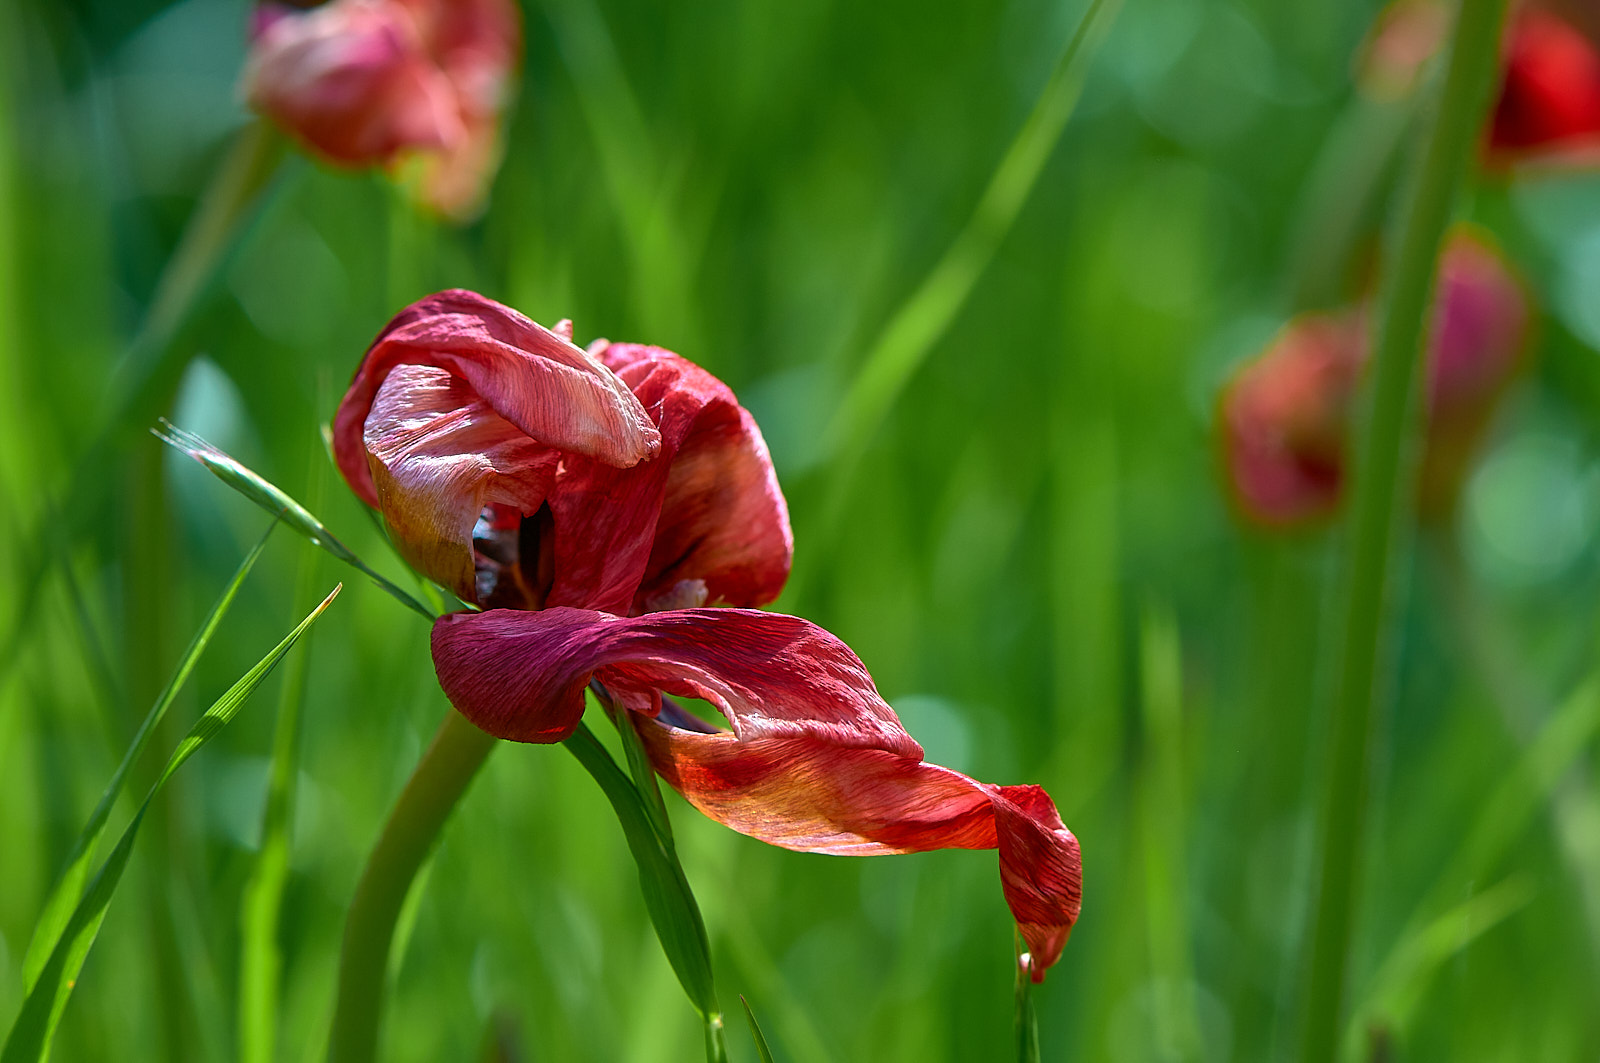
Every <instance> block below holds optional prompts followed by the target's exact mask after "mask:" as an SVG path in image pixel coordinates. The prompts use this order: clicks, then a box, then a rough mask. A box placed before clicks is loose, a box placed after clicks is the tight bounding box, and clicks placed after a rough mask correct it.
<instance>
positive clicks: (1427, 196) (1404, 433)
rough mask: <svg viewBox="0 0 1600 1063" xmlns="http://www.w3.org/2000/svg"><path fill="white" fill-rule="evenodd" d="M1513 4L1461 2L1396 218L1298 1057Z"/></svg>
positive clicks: (1318, 987)
mask: <svg viewBox="0 0 1600 1063" xmlns="http://www.w3.org/2000/svg"><path fill="white" fill-rule="evenodd" d="M1505 9H1506V0H1461V5H1460V9H1459V14H1458V17H1457V20H1456V27H1455V33H1454V38H1453V41H1452V44H1451V50H1450V60H1449V66H1448V68H1447V71H1446V74H1445V80H1444V85H1443V88H1442V90H1441V92H1440V94H1439V97H1438V101H1437V110H1436V112H1435V114H1434V116H1433V121H1432V122H1431V123H1430V124H1429V125H1428V127H1427V133H1426V140H1425V142H1424V145H1423V151H1422V156H1421V161H1420V166H1419V167H1418V169H1417V170H1416V172H1415V173H1414V174H1413V175H1412V179H1411V181H1410V183H1409V185H1408V187H1407V189H1406V198H1405V200H1404V201H1403V203H1402V206H1401V210H1400V212H1399V214H1398V218H1399V229H1398V240H1397V241H1396V243H1395V249H1394V252H1393V255H1392V257H1391V261H1390V263H1389V269H1388V270H1387V275H1386V277H1385V282H1384V293H1383V295H1384V298H1383V301H1382V309H1381V312H1380V316H1379V320H1378V331H1377V336H1376V343H1375V357H1374V363H1375V364H1374V366H1373V391H1372V398H1371V407H1370V410H1369V413H1368V417H1367V421H1366V424H1365V427H1364V429H1363V432H1362V435H1361V439H1360V454H1359V457H1358V462H1357V466H1356V472H1357V475H1356V482H1355V498H1354V506H1353V507H1352V510H1351V517H1350V525H1349V528H1348V536H1349V542H1348V550H1349V553H1348V555H1347V556H1348V562H1347V568H1346V578H1345V600H1344V603H1343V606H1344V608H1343V610H1342V615H1341V616H1340V618H1339V619H1340V639H1341V642H1340V644H1339V645H1338V646H1337V647H1336V649H1337V658H1336V660H1335V668H1334V677H1335V679H1334V682H1335V686H1334V690H1333V698H1332V702H1331V710H1332V719H1331V720H1330V739H1331V741H1330V745H1329V751H1328V755H1329V768H1328V772H1327V776H1326V786H1327V789H1326V791H1325V792H1324V798H1323V804H1322V810H1321V840H1322V850H1321V862H1322V866H1321V876H1320V889H1319V892H1318V896H1317V907H1316V914H1315V924H1314V927H1315V929H1314V930H1313V937H1312V946H1311V962H1310V968H1309V973H1308V977H1307V981H1306V985H1305V1008H1306V1024H1305V1027H1304V1031H1303V1040H1302V1044H1301V1048H1302V1052H1301V1056H1302V1058H1303V1059H1305V1060H1307V1061H1331V1060H1332V1059H1333V1058H1334V1055H1335V1052H1336V1051H1337V1048H1338V1041H1339V1038H1338V1033H1339V1024H1340V1022H1341V1019H1342V1016H1343V1014H1344V1005H1345V991H1346V986H1345V983H1346V980H1347V978H1346V976H1347V968H1348V954H1349V944H1350V928H1351V923H1352V912H1353V909H1354V901H1355V887H1356V883H1357V881H1358V879H1359V864H1360V859H1359V858H1360V854H1361V849H1362V839H1363V835H1364V833H1365V828H1366V803H1367V787H1368V774H1369V761H1370V759H1371V757H1370V750H1371V745H1372V720H1373V705H1374V703H1375V701H1376V692H1377V685H1378V682H1379V680H1380V676H1379V667H1378V666H1379V659H1380V655H1381V652H1382V650H1383V649H1384V647H1385V645H1386V642H1387V638H1388V633H1389V628H1390V624H1389V616H1390V608H1389V606H1390V601H1389V599H1390V593H1389V592H1390V583H1391V569H1392V568H1393V567H1395V566H1394V565H1393V561H1394V559H1395V555H1396V554H1397V553H1398V551H1397V550H1396V549H1395V546H1396V542H1397V540H1398V539H1399V538H1400V535H1399V533H1400V531H1401V529H1402V527H1403V525H1402V523H1401V521H1400V519H1399V518H1400V517H1401V516H1402V515H1403V513H1404V508H1405V507H1404V506H1403V505H1402V500H1403V499H1406V498H1409V497H1410V495H1411V488H1412V487H1413V485H1412V483H1411V482H1410V481H1411V479H1412V477H1410V476H1407V475H1403V471H1404V470H1405V469H1406V462H1405V458H1406V456H1407V451H1408V449H1409V447H1408V442H1409V439H1410V437H1411V436H1412V434H1413V431H1414V426H1415V421H1416V405H1417V399H1416V392H1417V386H1416V382H1417V378H1418V377H1419V376H1420V373H1419V372H1418V365H1419V363H1420V362H1421V361H1422V350H1423V340H1424V338H1425V336H1426V331H1427V330H1426V323H1427V320H1428V315H1429V309H1430V305H1431V296H1432V292H1433V283H1434V271H1435V263H1436V262H1437V260H1438V254H1439V245H1440V243H1441V241H1442V239H1443V236H1444V229H1445V225H1446V223H1447V222H1448V221H1449V218H1450V215H1451V212H1452V210H1453V209H1454V206H1455V201H1456V196H1457V193H1458V191H1459V189H1460V186H1461V180H1462V172H1463V171H1464V170H1465V168H1466V166H1467V163H1468V159H1469V156H1470V153H1471V151H1472V148H1473V145H1474V141H1475V137H1476V136H1477V131H1478V130H1479V129H1480V128H1481V124H1482V119H1483V112H1484V102H1485V98H1486V96H1487V92H1488V88H1489V85H1490V83H1491V80H1492V78H1493V76H1494V71H1495V61H1496V58H1497V55H1498V46H1499V39H1500V27H1501V24H1502V23H1503V22H1504V19H1505Z"/></svg>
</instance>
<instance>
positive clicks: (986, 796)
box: [433, 608, 1082, 980]
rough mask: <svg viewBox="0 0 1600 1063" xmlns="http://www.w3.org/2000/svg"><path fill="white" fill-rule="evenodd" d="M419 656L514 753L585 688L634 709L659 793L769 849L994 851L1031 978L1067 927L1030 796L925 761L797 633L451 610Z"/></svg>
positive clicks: (1067, 891) (734, 620)
mask: <svg viewBox="0 0 1600 1063" xmlns="http://www.w3.org/2000/svg"><path fill="white" fill-rule="evenodd" d="M433 656H434V665H435V668H436V670H437V672H438V675H439V682H440V685H441V686H442V687H443V688H444V691H445V693H446V695H448V696H449V698H450V700H451V703H452V704H454V705H455V707H456V708H457V709H458V710H460V711H461V712H462V713H463V714H464V715H466V716H467V718H468V719H470V720H472V721H473V722H474V723H476V724H477V725H478V726H479V727H482V728H483V729H484V730H486V731H488V732H489V733H490V734H493V735H496V736H497V737H501V738H509V739H513V740H516V741H528V742H553V741H559V740H561V739H562V738H564V737H566V736H567V735H568V734H570V733H571V732H572V730H573V728H575V727H576V726H577V722H578V720H579V718H580V717H581V716H582V713H583V691H584V688H585V686H586V685H587V684H588V682H589V681H590V680H591V679H596V680H598V681H599V682H600V683H602V684H603V685H604V686H605V688H606V689H607V690H608V691H609V692H611V693H612V695H613V696H615V697H616V698H617V701H618V703H619V704H621V705H623V706H625V707H627V708H630V709H632V710H633V711H634V713H635V714H636V726H637V728H638V730H639V733H640V735H641V737H642V738H643V740H644V743H645V746H646V749H647V750H648V751H649V753H650V757H651V760H652V762H653V763H654V764H655V766H656V770H657V771H658V772H660V774H661V776H662V777H663V778H664V779H666V780H667V782H669V783H670V784H672V785H673V786H674V787H675V788H677V789H678V790H679V791H680V792H681V793H682V794H683V795H684V797H685V798H687V799H688V800H689V801H690V802H691V803H692V804H694V805H695V806H696V807H697V808H699V809H700V810H701V811H702V812H704V813H706V814H707V815H708V816H711V817H712V818H713V819H716V820H718V821H719V822H722V823H725V824H727V825H728V826H730V827H732V828H733V829H735V830H738V831H740V832H741V833H744V834H748V835H750V836H751V837H755V838H759V839H761V840H763V841H767V842H771V843H772V844H774V845H781V846H784V847H786V848H790V849H799V850H805V851H810V852H822V853H833V854H838V855H857V856H864V855H876V854H888V853H908V852H922V851H927V850H932V849H949V848H956V849H998V850H999V854H1000V872H1001V885H1002V888H1003V890H1004V892H1005V896H1006V900H1007V903H1008V904H1009V905H1010V906H1011V909H1012V913H1013V915H1014V916H1015V917H1016V919H1017V923H1018V927H1019V929H1020V930H1021V932H1022V934H1023V935H1024V937H1025V939H1026V940H1027V942H1028V945H1029V949H1030V952H1031V954H1032V957H1033V963H1032V965H1031V970H1032V973H1033V977H1034V978H1035V979H1036V980H1038V979H1042V978H1043V976H1044V971H1045V970H1046V969H1047V968H1048V967H1049V966H1050V965H1051V964H1053V963H1054V962H1055V961H1056V959H1057V958H1058V957H1059V956H1060V953H1061V949H1062V946H1063V945H1064V944H1065V943H1066V939H1067V935H1068V934H1069V933H1070V931H1071V928H1072V924H1073V922H1074V921H1075V920H1076V919H1077V916H1078V911H1079V907H1080V903H1081V897H1082V874H1081V862H1080V857H1079V852H1078V843H1077V840H1076V839H1075V838H1074V837H1073V836H1072V834H1071V832H1070V831H1068V830H1067V829H1066V828H1065V827H1064V826H1063V825H1062V823H1061V820H1060V817H1059V816H1058V815H1057V813H1056V810H1055V806H1054V805H1053V804H1052V803H1051V801H1050V799H1049V797H1048V796H1047V795H1046V794H1045V792H1044V791H1043V790H1042V789H1040V788H1039V787H1036V786H1015V787H999V786H991V785H988V784H986V783H980V782H977V781H976V780H974V779H971V778H968V777H967V776H965V775H962V774H961V773H959V772H955V771H951V770H950V769H948V768H942V767H939V766H937V765H933V764H928V763H926V762H924V761H923V759H922V749H921V747H920V746H919V745H917V743H916V741H915V740H914V739H913V738H912V737H911V736H910V735H909V734H907V733H906V732H905V730H904V728H902V727H901V725H900V721H899V719H898V718H897V717H896V716H895V714H894V711H893V710H892V709H891V708H890V707H889V706H888V705H887V704H886V703H885V702H884V701H883V699H882V698H881V697H879V696H878V692H877V690H876V688H875V687H874V685H873V683H872V677H871V676H870V675H869V674H868V672H867V670H866V667H865V666H864V665H862V663H861V661H860V660H859V659H858V658H857V657H856V656H855V654H853V653H851V652H850V649H849V647H847V646H845V645H844V644H843V643H842V642H840V641H839V640H838V639H836V638H834V637H833V636H832V635H830V634H828V633H827V632H826V631H824V630H822V629H821V628H819V627H817V626H816V625H814V624H811V623H808V622H807V621H804V620H801V619H798V618H796V617H791V616H783V615H779V614H774V613H763V612H757V611H754V610H746V609H684V610H674V611H668V612H659V613H651V614H647V615H645V616H640V617H634V618H621V617H616V616H611V615H608V614H605V613H598V612H593V611H589V610H579V609H566V608H552V609H545V610H542V611H538V612H525V611H518V610H491V611H489V612H484V613H477V614H470V613H458V614H454V615H452V616H448V617H443V618H441V619H440V620H439V621H438V623H436V624H435V625H434V630H433ZM663 693H666V694H677V695H680V696H685V697H695V698H702V699H704V700H706V701H709V702H711V703H712V704H713V705H715V706H716V707H717V708H718V710H720V711H721V712H722V714H723V715H724V716H725V717H726V718H727V720H728V725H729V728H730V730H726V731H724V730H720V729H717V728H713V727H710V726H709V725H706V724H704V723H702V722H700V721H697V720H694V719H692V718H691V717H688V716H687V715H686V714H684V713H683V712H682V711H681V710H678V709H677V708H676V707H675V706H670V703H669V708H668V710H667V711H663V702H662V699H661V697H660V695H661V694H663ZM652 716H654V717H655V718H654V719H652V718H651V717H652Z"/></svg>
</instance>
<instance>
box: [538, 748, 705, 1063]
mask: <svg viewBox="0 0 1600 1063" xmlns="http://www.w3.org/2000/svg"><path fill="white" fill-rule="evenodd" d="M562 745H564V746H566V747H567V750H568V752H570V753H571V754H572V755H573V756H574V757H576V758H577V759H578V763H580V764H582V765H583V768H584V770H585V771H587V772H588V773H589V774H590V775H591V776H593V778H594V781H595V782H596V783H598V784H599V785H600V789H601V790H602V791H603V792H604V793H605V795H606V800H608V801H610V802H611V807H612V810H613V811H615V812H616V814H617V819H618V821H620V822H621V824H622V831H623V834H624V835H625V836H626V837H627V840H628V849H629V851H630V852H632V853H633V859H634V862H635V863H636V864H637V865H638V868H639V885H640V888H641V889H642V890H643V892H644V903H645V908H646V910H648V912H649V913H650V922H651V923H652V924H653V925H654V926H655V929H656V936H657V937H658V938H659V939H660V941H661V948H662V950H663V951H664V952H666V954H667V961H668V962H669V963H671V964H672V970H673V972H674V973H675V974H677V976H678V981H679V983H681V984H682V986H683V991H684V992H685V993H686V994H688V996H689V1002H690V1003H692V1004H693V1005H694V1007H695V1010H696V1011H698V1012H699V1013H700V1016H701V1018H702V1019H704V1020H705V1031H706V1059H707V1060H708V1061H711V1063H720V1061H722V1060H725V1059H726V1058H727V1049H726V1047H725V1046H724V1044H723V1036H722V1014H721V1012H720V1011H719V1010H718V1008H717V993H716V986H715V983H714V982H713V979H712V974H711V943H710V941H709V939H708V938H707V937H706V924H705V920H704V919H703V918H701V915H700V906H699V904H698V903H696V901H695V899H694V893H693V891H691V890H690V888H689V880H688V878H687V877H686V876H685V875H684V873H683V866H682V865H681V864H679V863H678V856H677V853H676V852H674V851H673V848H672V843H671V841H669V840H667V839H664V838H663V837H662V836H661V833H660V832H659V831H658V830H657V829H656V827H655V825H654V823H653V822H652V820H651V814H650V809H649V805H648V803H647V801H646V799H645V797H644V796H643V795H642V794H641V793H640V792H639V789H638V787H636V786H635V785H634V784H633V782H632V780H630V779H629V778H628V776H627V775H625V774H623V771H622V769H621V768H619V767H618V766H617V762H616V761H615V760H613V759H612V758H611V754H610V753H608V752H606V749H605V747H604V746H602V745H601V744H600V740H599V739H597V738H596V737H595V736H594V732H593V731H590V730H589V728H588V727H587V726H586V725H584V724H581V723H580V724H579V725H578V729H577V730H576V731H575V732H573V734H572V737H570V738H568V739H567V740H566V741H565V742H563V743H562Z"/></svg>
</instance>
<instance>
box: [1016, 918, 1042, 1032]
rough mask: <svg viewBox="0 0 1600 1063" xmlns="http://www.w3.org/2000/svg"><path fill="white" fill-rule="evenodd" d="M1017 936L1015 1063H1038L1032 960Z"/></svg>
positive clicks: (1036, 1017) (1037, 1021)
mask: <svg viewBox="0 0 1600 1063" xmlns="http://www.w3.org/2000/svg"><path fill="white" fill-rule="evenodd" d="M1021 937H1022V936H1021V935H1020V934H1019V935H1017V938H1018V940H1017V946H1016V947H1017V984H1016V1010H1015V1026H1016V1031H1017V1063H1039V1015H1038V1012H1037V1011H1035V1009H1034V1006H1033V972H1032V968H1033V960H1032V959H1031V958H1030V957H1029V956H1028V954H1027V953H1026V952H1024V951H1023V948H1024V946H1023V944H1022V940H1021Z"/></svg>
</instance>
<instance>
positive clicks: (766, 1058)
mask: <svg viewBox="0 0 1600 1063" xmlns="http://www.w3.org/2000/svg"><path fill="white" fill-rule="evenodd" d="M739 1003H741V1004H743V1005H744V1017H745V1021H746V1022H748V1023H749V1024H750V1037H751V1039H752V1040H754V1041H755V1043H756V1054H757V1055H758V1056H760V1057H761V1063H772V1049H771V1048H770V1047H769V1046H768V1045H767V1037H766V1035H765V1034H763V1033H762V1032H761V1024H760V1023H759V1022H756V1013H755V1012H754V1011H752V1010H751V1008H750V1002H749V1001H748V1000H746V999H745V998H744V994H743V993H741V994H739ZM1035 1058H1037V1056H1035Z"/></svg>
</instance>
